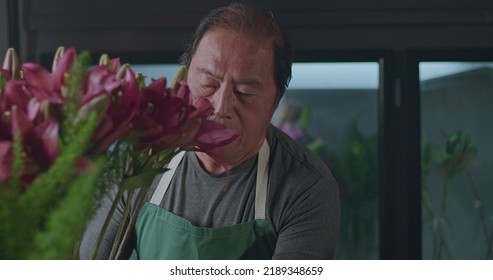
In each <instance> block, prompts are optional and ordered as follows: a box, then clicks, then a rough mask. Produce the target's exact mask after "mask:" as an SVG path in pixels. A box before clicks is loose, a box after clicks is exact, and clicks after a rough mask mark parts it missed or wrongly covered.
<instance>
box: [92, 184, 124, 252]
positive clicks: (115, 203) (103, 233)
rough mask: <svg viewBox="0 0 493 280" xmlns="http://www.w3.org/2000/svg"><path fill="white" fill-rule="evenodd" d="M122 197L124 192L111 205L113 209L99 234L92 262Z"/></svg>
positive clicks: (121, 191) (120, 192) (119, 192)
mask: <svg viewBox="0 0 493 280" xmlns="http://www.w3.org/2000/svg"><path fill="white" fill-rule="evenodd" d="M122 196H123V190H119V191H118V194H117V195H116V198H115V200H114V201H113V204H112V205H111V209H110V211H109V212H108V216H106V220H105V221H104V224H103V228H102V229H101V232H100V233H99V237H98V241H97V243H96V247H95V248H94V251H93V252H92V257H91V259H92V260H95V259H96V257H97V256H98V251H99V247H100V246H101V242H102V241H103V237H104V235H105V233H106V230H107V229H108V225H109V224H110V221H111V218H112V217H113V213H114V212H115V210H116V207H117V206H118V202H119V201H120V199H121V197H122Z"/></svg>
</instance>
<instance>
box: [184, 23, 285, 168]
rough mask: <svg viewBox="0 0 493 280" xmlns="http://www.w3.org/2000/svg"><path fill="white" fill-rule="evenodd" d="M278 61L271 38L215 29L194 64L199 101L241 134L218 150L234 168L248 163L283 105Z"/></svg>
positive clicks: (195, 92) (206, 37)
mask: <svg viewBox="0 0 493 280" xmlns="http://www.w3.org/2000/svg"><path fill="white" fill-rule="evenodd" d="M272 57H273V53H272V47H271V42H270V41H269V40H255V39H252V38H249V37H245V36H242V35H240V34H238V33H237V32H233V31H228V30H224V29H214V30H210V31H208V32H206V33H205V34H204V36H203V37H202V40H201V41H200V43H199V45H198V47H197V50H196V52H195V54H194V56H193V57H192V60H191V62H190V67H189V68H190V69H189V72H188V84H189V86H190V89H191V91H192V94H193V96H194V98H198V97H205V98H207V99H208V100H209V101H210V102H211V104H212V106H213V107H214V119H215V120H217V121H219V122H221V123H223V124H224V125H225V126H226V127H228V128H233V129H236V130H238V131H239V132H240V137H239V138H237V139H236V140H235V141H234V142H232V143H231V144H229V145H227V146H224V147H220V148H217V149H216V150H215V151H214V152H215V153H216V154H218V155H219V156H221V158H222V159H223V160H225V161H226V162H227V163H228V164H230V165H235V164H238V163H241V162H243V161H244V160H247V159H248V158H250V157H251V156H253V155H254V154H256V153H257V152H258V150H259V149H260V147H261V145H262V142H263V139H264V137H265V132H266V129H267V127H268V125H269V123H270V120H271V118H272V115H273V113H274V111H275V108H276V106H277V102H276V100H275V99H276V85H275V83H274V77H273V63H272V62H273V59H272Z"/></svg>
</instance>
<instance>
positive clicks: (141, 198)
mask: <svg viewBox="0 0 493 280" xmlns="http://www.w3.org/2000/svg"><path fill="white" fill-rule="evenodd" d="M149 189H150V188H149V187H146V188H144V189H143V190H142V191H141V192H140V194H139V198H138V201H137V205H136V207H135V210H134V211H133V213H132V216H131V217H130V222H129V224H128V226H127V229H126V230H125V234H124V235H123V240H122V242H120V246H119V248H118V251H117V253H116V256H115V259H120V257H121V254H122V253H123V249H124V248H125V245H126V243H127V242H128V239H129V238H130V232H131V231H132V230H133V227H134V225H135V222H136V220H137V216H138V214H139V211H140V208H141V207H142V205H143V204H144V201H145V198H146V197H147V193H148V192H149Z"/></svg>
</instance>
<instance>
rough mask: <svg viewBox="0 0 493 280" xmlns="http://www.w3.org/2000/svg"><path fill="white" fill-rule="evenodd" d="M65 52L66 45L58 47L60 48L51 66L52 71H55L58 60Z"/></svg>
mask: <svg viewBox="0 0 493 280" xmlns="http://www.w3.org/2000/svg"><path fill="white" fill-rule="evenodd" d="M64 52H65V47H62V46H60V47H58V49H57V50H56V52H55V56H54V57H53V64H52V66H51V72H52V73H55V70H56V66H57V64H58V61H59V60H60V58H62V56H63V53H64Z"/></svg>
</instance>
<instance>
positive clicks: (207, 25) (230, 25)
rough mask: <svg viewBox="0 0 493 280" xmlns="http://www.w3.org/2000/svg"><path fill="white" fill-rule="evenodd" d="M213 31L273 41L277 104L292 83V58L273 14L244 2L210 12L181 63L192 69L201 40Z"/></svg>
mask: <svg viewBox="0 0 493 280" xmlns="http://www.w3.org/2000/svg"><path fill="white" fill-rule="evenodd" d="M212 29H226V30H232V31H236V32H239V33H241V34H242V35H247V36H252V37H256V38H261V39H270V40H272V49H273V54H274V61H273V65H274V73H273V77H274V82H275V83H276V88H277V101H279V100H280V99H281V97H282V96H283V94H284V91H285V90H286V88H287V87H288V84H289V81H290V80H291V64H292V63H293V58H292V53H291V46H290V44H289V42H288V39H287V37H286V35H285V34H284V32H283V31H282V30H281V28H280V27H279V25H278V24H277V23H276V21H275V20H274V16H273V15H272V13H271V12H268V11H266V10H264V9H262V8H260V7H257V6H252V5H247V4H243V3H235V4H231V5H229V6H225V7H221V8H217V9H214V10H212V11H210V12H209V14H207V16H206V17H205V18H204V19H202V21H201V22H200V23H199V26H198V27H197V29H196V30H195V33H194V34H193V36H192V40H191V42H190V44H189V45H188V46H187V48H186V49H185V52H184V53H183V54H182V56H181V57H180V63H182V64H184V65H186V66H187V67H190V61H191V60H192V57H193V55H194V54H195V51H196V50H197V47H198V45H199V43H200V40H201V39H202V37H203V36H204V34H205V33H206V32H207V31H209V30H212Z"/></svg>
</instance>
